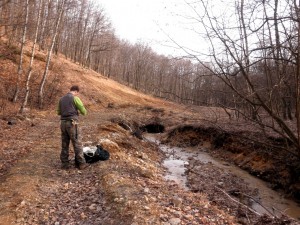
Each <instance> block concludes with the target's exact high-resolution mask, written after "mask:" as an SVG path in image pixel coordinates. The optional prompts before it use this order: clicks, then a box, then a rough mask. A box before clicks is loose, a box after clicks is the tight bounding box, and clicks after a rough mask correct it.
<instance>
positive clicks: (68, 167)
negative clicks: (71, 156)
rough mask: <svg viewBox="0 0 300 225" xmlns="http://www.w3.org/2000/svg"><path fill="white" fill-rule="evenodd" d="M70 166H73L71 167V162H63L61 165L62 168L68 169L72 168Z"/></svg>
mask: <svg viewBox="0 0 300 225" xmlns="http://www.w3.org/2000/svg"><path fill="white" fill-rule="evenodd" d="M70 168H71V167H70V165H69V164H65V163H63V164H62V165H61V169H63V170H68V169H70Z"/></svg>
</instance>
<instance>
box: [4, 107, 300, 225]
mask: <svg viewBox="0 0 300 225" xmlns="http://www.w3.org/2000/svg"><path fill="white" fill-rule="evenodd" d="M198 117H199V115H197V113H192V114H187V113H186V111H185V110H184V109H182V110H181V111H180V110H176V111H175V110H174V111H173V110H172V109H170V108H163V107H162V108H155V107H153V106H139V105H133V104H127V105H126V104H124V105H112V104H110V105H108V106H107V107H103V108H102V109H101V110H97V111H93V112H90V114H89V115H88V116H87V117H85V118H81V124H80V125H81V128H82V131H81V132H82V137H83V140H82V141H83V145H84V146H94V145H96V144H101V145H102V146H103V147H104V148H105V149H107V150H108V151H109V152H110V155H111V158H110V159H109V160H107V161H101V162H97V163H94V164H92V165H91V167H89V168H87V169H86V170H83V171H79V170H77V169H75V168H72V169H70V170H61V169H60V161H59V152H60V131H59V118H58V117H57V116H56V115H54V113H52V112H34V113H30V114H28V115H26V116H22V117H15V118H13V119H14V121H16V122H15V123H13V124H10V125H9V124H8V121H9V120H11V118H8V117H6V118H2V120H1V130H2V132H1V134H0V138H1V143H2V144H1V147H0V148H1V157H0V158H1V161H0V162H1V167H0V172H1V184H0V221H1V222H0V224H55V225H63V224H86V225H91V224H103V225H107V224H115V225H119V224H124V225H125V224H131V225H141V224H164V225H170V224H171V225H175V224H299V221H297V220H296V218H291V217H288V216H286V215H285V214H284V212H282V213H283V214H281V213H280V214H276V215H275V214H272V212H271V213H270V214H269V215H267V214H264V213H261V212H258V211H256V209H255V208H252V207H251V206H252V205H253V202H256V201H257V202H258V203H257V204H258V205H259V196H258V190H257V189H255V188H251V187H249V185H247V181H245V180H244V179H243V178H242V177H239V176H237V175H233V174H230V173H229V172H224V169H222V168H220V167H218V166H216V165H215V164H214V163H211V162H210V161H208V162H203V161H201V160H197V158H196V155H197V154H198V152H200V151H201V152H203V151H204V152H206V153H207V154H208V155H211V156H213V157H215V158H216V159H218V160H220V159H222V160H223V161H222V165H223V166H225V167H226V166H230V165H238V166H239V167H241V168H242V169H244V170H247V171H249V172H250V173H251V174H253V175H255V176H259V177H260V178H262V179H264V180H266V181H268V182H269V185H270V186H271V187H272V188H273V189H277V190H278V191H279V193H281V194H282V195H285V196H287V197H291V198H293V199H294V200H299V188H298V187H299V180H297V179H299V176H298V178H297V177H295V173H296V174H297V173H298V171H297V166H296V165H297V162H296V159H294V158H293V157H292V156H290V157H284V156H283V155H280V154H279V153H277V152H276V154H273V153H271V151H268V149H267V148H265V147H258V146H261V145H259V144H258V143H253V142H251V140H247V139H245V138H241V137H242V136H243V137H248V138H249V135H242V134H241V133H240V131H236V132H235V131H231V132H228V131H226V132H225V130H226V129H220V128H216V126H213V124H208V123H205V122H203V121H200V120H197V118H198ZM149 132H150V133H157V132H160V133H161V134H159V135H158V136H156V138H157V139H159V143H161V144H160V145H158V144H157V142H156V143H155V142H151V141H148V140H147V139H146V138H145V136H147V133H149ZM270 141H278V140H270ZM161 145H167V146H169V147H170V148H172V147H180V148H190V149H189V150H188V151H190V154H192V156H193V155H195V157H192V156H191V157H188V159H187V161H188V163H187V164H185V175H186V180H187V183H186V185H187V187H183V186H181V185H180V184H177V183H176V181H171V180H168V179H166V178H165V177H166V175H167V174H168V173H169V171H168V169H167V168H166V167H164V160H165V159H166V157H168V154H167V153H166V152H163V151H162V150H161ZM286 162H287V163H286Z"/></svg>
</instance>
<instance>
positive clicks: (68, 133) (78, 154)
mask: <svg viewBox="0 0 300 225" xmlns="http://www.w3.org/2000/svg"><path fill="white" fill-rule="evenodd" d="M60 129H61V153H60V160H61V162H62V165H68V164H69V145H70V141H71V142H72V145H73V148H74V153H75V165H76V166H79V165H81V164H84V163H85V159H84V156H83V151H82V144H81V139H80V135H79V129H78V125H77V124H76V125H75V124H73V123H72V121H70V120H61V124H60Z"/></svg>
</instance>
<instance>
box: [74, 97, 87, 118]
mask: <svg viewBox="0 0 300 225" xmlns="http://www.w3.org/2000/svg"><path fill="white" fill-rule="evenodd" d="M74 103H75V106H76V108H77V109H78V110H79V112H80V113H81V114H82V115H84V116H85V115H86V114H87V111H86V109H85V107H84V105H83V103H82V102H81V100H80V98H78V97H77V96H75V97H74Z"/></svg>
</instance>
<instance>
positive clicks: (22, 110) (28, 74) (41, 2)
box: [20, 0, 43, 113]
mask: <svg viewBox="0 0 300 225" xmlns="http://www.w3.org/2000/svg"><path fill="white" fill-rule="evenodd" d="M42 5H43V0H39V11H38V17H37V21H36V29H35V36H34V41H33V46H32V50H31V58H30V63H29V68H28V72H27V78H26V85H25V88H26V93H25V98H24V101H23V103H22V105H21V108H20V113H23V112H24V109H25V107H26V106H27V102H28V96H29V90H30V88H29V84H30V79H31V74H32V65H33V61H34V56H35V49H36V44H37V37H38V33H39V25H40V18H41V12H42Z"/></svg>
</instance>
